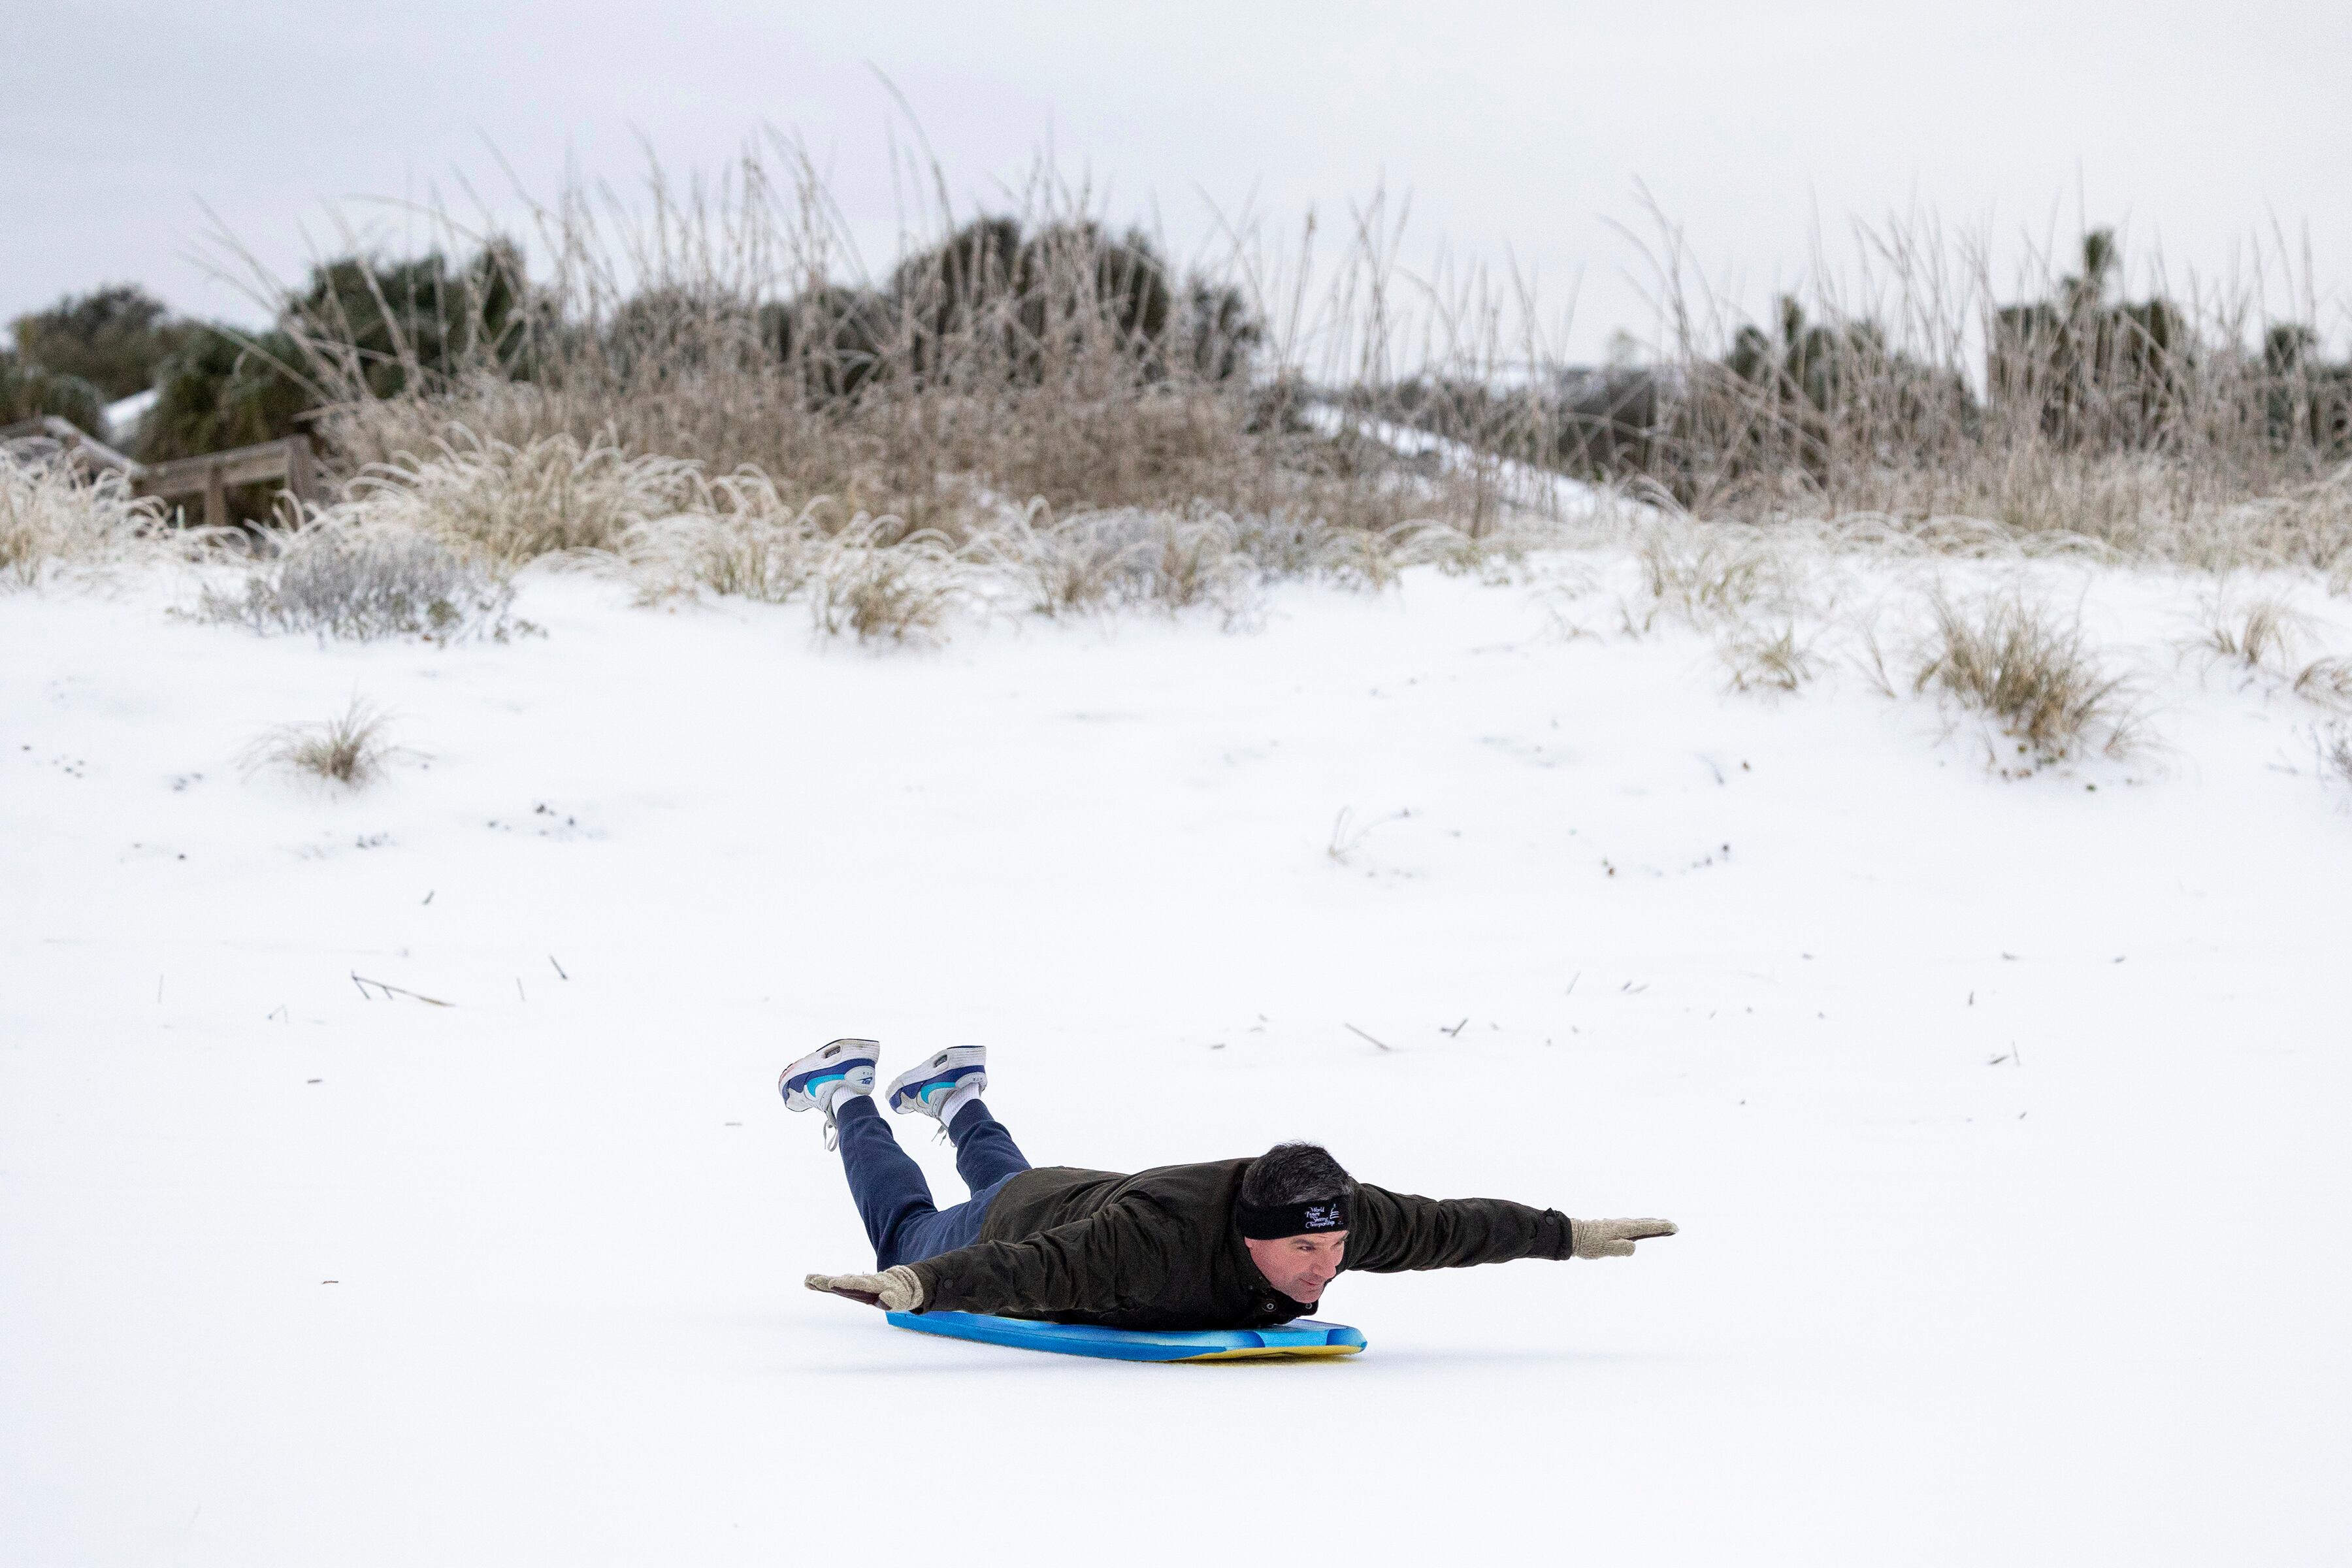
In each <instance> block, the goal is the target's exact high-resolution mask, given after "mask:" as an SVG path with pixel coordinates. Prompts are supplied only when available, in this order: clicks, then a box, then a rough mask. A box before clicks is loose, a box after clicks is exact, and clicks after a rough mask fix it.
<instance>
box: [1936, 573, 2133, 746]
mask: <svg viewBox="0 0 2352 1568" xmlns="http://www.w3.org/2000/svg"><path fill="white" fill-rule="evenodd" d="M1933 608H1934V616H1935V627H1934V630H1933V632H1932V634H1931V635H1930V637H1929V638H1928V640H1927V646H1926V647H1925V648H1924V649H1923V650H1922V651H1921V654H1920V658H1919V665H1918V668H1917V670H1916V673H1915V675H1914V677H1913V689H1915V690H1917V691H1927V690H1930V689H1932V690H1936V691H1938V692H1941V693H1943V694H1945V695H1946V696H1948V697H1950V698H1952V699H1954V700H1957V701H1958V702H1959V703H1960V704H1961V705H1962V706H1964V707H1968V708H1972V709H1975V710H1978V711H1980V712H1982V713H1985V714H1987V715H1988V716H1990V718H1992V719H1993V720H1994V721H1997V722H1998V723H1999V724H2000V726H2001V728H2002V729H2003V730H2005V731H2008V732H2009V733H2010V735H2011V736H2012V737H2013V738H2014V739H2015V740H2016V741H2017V742H2018V744H2019V746H2020V748H2021V749H2029V748H2030V749H2031V750H2032V752H2033V753H2034V754H2035V756H2036V757H2037V758H2039V759H2040V760H2042V761H2055V760H2057V759H2059V758H2062V757H2064V756H2066V755H2068V754H2069V753H2070V752H2074V751H2075V750H2076V749H2077V748H2078V747H2080V746H2082V745H2084V744H2086V743H2089V742H2093V741H2094V740H2095V741H2097V742H2099V743H2100V744H2101V745H2102V747H2103V748H2104V749H2105V750H2108V751H2116V750H2120V749H2121V748H2122V747H2123V746H2124V744H2125V743H2126V740H2127V739H2128V735H2129V729H2130V716H2129V714H2128V712H2127V711H2126V707H2125V688H2124V682H2123V681H2122V679H2120V678H2118V677H2116V676H2111V675H2109V674H2107V673H2106V671H2105V669H2104V668H2102V667H2101V666H2100V664H2099V661H2098V659H2097V658H2096V657H2095V656H2094V655H2093V653H2092V652H2091V650H2090V649H2089V647H2087V646H2086V645H2085V643H2084V637H2083V630H2082V627H2081V626H2080V625H2079V624H2077V623H2074V622H2061V621H2060V620H2059V619H2058V618H2057V617H2056V616H2054V615H2053V614H2052V613H2051V612H2050V611H2049V610H2047V609H2045V608H2043V607H2042V606H2041V605H2035V604H2033V603H2032V602H2030V601H2029V600H2027V599H2025V598H2024V597H2022V596H2021V595H2019V596H2011V597H2007V598H1995V599H1990V600H1988V601H1986V602H1984V603H1982V604H1980V605H1975V606H1972V607H1964V606H1962V605H1956V604H1954V603H1953V602H1952V601H1951V600H1950V599H1948V598H1946V597H1944V596H1942V595H1937V597H1936V599H1935V600H1934V602H1933Z"/></svg>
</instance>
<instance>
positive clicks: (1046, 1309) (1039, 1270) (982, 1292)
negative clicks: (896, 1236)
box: [909, 1200, 1169, 1318]
mask: <svg viewBox="0 0 2352 1568" xmlns="http://www.w3.org/2000/svg"><path fill="white" fill-rule="evenodd" d="M1144 1218H1145V1216H1144V1215H1139V1213H1138V1212H1137V1210H1136V1208H1135V1207H1134V1206H1132V1200H1130V1202H1127V1203H1118V1204H1113V1205H1110V1206H1109V1207H1108V1208H1105V1209H1101V1210H1098V1211H1097V1212H1096V1213H1094V1214H1090V1215H1087V1217H1086V1218H1084V1219H1078V1220H1072V1221H1071V1222H1070V1223H1069V1224H1067V1225H1061V1226H1055V1227H1054V1228H1053V1229H1051V1230H1047V1231H1041V1232H1039V1233H1038V1234H1037V1235H1035V1236H1032V1237H1024V1238H1023V1239H1021V1240H1019V1241H981V1242H975V1243H973V1244H972V1245H971V1246H970V1247H958V1248H956V1249H955V1250H954V1251H953V1252H942V1253H940V1255H939V1256H938V1257H936V1258H925V1259H923V1260H922V1261H921V1262H919V1263H916V1264H912V1265H909V1267H911V1268H913V1269H914V1271H915V1275H916V1278H918V1279H920V1280H921V1281H922V1282H923V1305H922V1307H921V1309H920V1310H923V1311H926V1312H994V1313H998V1314H1000V1315H1002V1316H1006V1317H1016V1318H1021V1317H1028V1318H1034V1317H1045V1316H1047V1315H1049V1314H1054V1313H1061V1312H1108V1311H1114V1310H1118V1309H1121V1308H1129V1307H1134V1306H1138V1305H1140V1304H1142V1303H1145V1302H1149V1301H1150V1300H1155V1299H1156V1298H1157V1297H1159V1296H1160V1294H1161V1293H1162V1290H1163V1288H1164V1287H1165V1285H1166V1284H1167V1279H1168V1269H1169V1260H1168V1254H1167V1249H1166V1247H1164V1246H1163V1245H1162V1244H1161V1242H1160V1240H1159V1239H1158V1237H1157V1236H1156V1234H1155V1231H1154V1229H1153V1227H1151V1226H1149V1225H1148V1224H1145V1223H1141V1222H1142V1221H1143V1219H1144Z"/></svg>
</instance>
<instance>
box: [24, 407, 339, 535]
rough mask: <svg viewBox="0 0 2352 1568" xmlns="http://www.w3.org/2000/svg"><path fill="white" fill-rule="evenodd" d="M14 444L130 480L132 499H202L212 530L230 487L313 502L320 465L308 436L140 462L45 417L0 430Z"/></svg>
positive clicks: (224, 519) (223, 519) (224, 516)
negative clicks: (272, 487)
mask: <svg viewBox="0 0 2352 1568" xmlns="http://www.w3.org/2000/svg"><path fill="white" fill-rule="evenodd" d="M19 444H24V445H38V446H42V447H50V448H52V449H53V450H55V451H56V453H57V454H58V456H60V457H62V458H64V459H65V460H66V461H67V462H68V463H71V464H72V465H73V466H74V467H75V468H79V469H81V470H83V471H84V472H88V471H89V470H90V469H93V468H110V469H112V470H113V471H114V472H116V473H119V474H121V475H122V476H123V477H124V478H126V479H129V480H130V481H131V493H132V494H134V495H142V496H153V497H154V498H155V499H156V500H164V501H175V500H184V499H186V498H189V497H192V496H202V497H204V498H205V522H206V523H207V524H209V525H211V526H213V527H215V528H220V527H226V526H227V523H228V492H229V489H230V487H232V486H235V485H266V484H269V483H272V482H275V483H276V484H277V486H278V489H281V490H284V491H285V492H286V493H287V494H289V495H290V496H292V497H294V499H295V500H300V501H312V500H317V499H318V496H319V462H318V458H317V456H316V455H315V454H314V453H313V452H312V451H311V449H310V437H307V436H289V437H286V438H285V439H284V440H282V441H264V442H262V443H261V444H260V445H258V446H254V447H236V448H235V449H233V450H231V451H226V452H206V453H205V454H204V455H203V456H202V457H196V458H175V459H174V460H173V461H171V462H168V463H142V462H138V461H135V460H134V459H132V458H126V457H124V456H123V455H122V454H121V453H120V452H118V451H116V450H115V449H114V448H113V447H110V446H108V445H107V444H106V443H105V442H103V441H100V440H99V439H98V438H97V437H94V436H91V435H89V434H87V433H86V432H84V431H83V430H82V428H81V427H80V426H78V425H76V424H74V423H73V422H72V421H71V420H68V419H60V418H58V416H55V415H49V416H46V417H43V418H38V419H26V420H22V421H20V422H18V423H16V424H15V425H6V426H0V447H10V446H16V445H19Z"/></svg>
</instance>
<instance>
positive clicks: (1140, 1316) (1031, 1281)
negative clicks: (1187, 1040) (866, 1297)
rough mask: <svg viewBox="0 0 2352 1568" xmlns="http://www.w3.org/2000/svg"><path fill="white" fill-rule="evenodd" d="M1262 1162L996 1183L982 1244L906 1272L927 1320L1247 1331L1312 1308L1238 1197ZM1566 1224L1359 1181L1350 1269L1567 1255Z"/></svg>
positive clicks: (1561, 1218)
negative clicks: (1262, 1260) (1295, 1291)
mask: <svg viewBox="0 0 2352 1568" xmlns="http://www.w3.org/2000/svg"><path fill="white" fill-rule="evenodd" d="M1252 1163H1254V1162H1252V1161H1249V1160H1218V1161H1214V1162H1213V1163H1209V1164H1204V1165H1163V1166H1161V1167H1160V1168H1159V1169H1158V1170H1154V1171H1145V1172H1142V1173H1139V1174H1137V1175H1132V1176H1123V1175H1119V1174H1118V1173H1115V1172H1110V1171H1081V1170H1076V1169H1074V1168H1073V1167H1070V1166H1067V1165H1049V1166H1045V1167H1042V1168H1040V1169H1037V1170H1034V1171H1024V1172H1023V1173H1021V1174H1020V1175H1017V1176H1015V1177H1013V1179H1012V1180H1011V1181H1009V1182H1007V1183H1005V1184H1004V1185H1003V1187H1002V1188H1000V1189H998V1191H997V1194H996V1198H995V1201H994V1202H992V1203H991V1204H990V1205H989V1207H988V1216H987V1218H986V1219H985V1220H983V1221H982V1224H981V1227H980V1239H979V1240H978V1241H976V1242H974V1243H972V1245H971V1246H970V1247H959V1248H957V1249H956V1250H955V1251H953V1252H943V1253H940V1255H939V1256H938V1257H936V1258H926V1259H924V1260H923V1261H921V1262H919V1263H916V1264H913V1265H910V1267H911V1268H913V1269H914V1271H915V1273H916V1275H917V1277H918V1278H919V1279H921V1280H922V1282H923V1307H922V1310H924V1311H927V1312H993V1313H996V1314H998V1315H1000V1316H1003V1317H1011V1318H1043V1319H1045V1320H1048V1321H1053V1322H1057V1323H1101V1324H1104V1325H1106V1326H1108V1327H1110V1328H1115V1329H1246V1328H1256V1327H1259V1326H1262V1325H1264V1324H1267V1323H1280V1322H1286V1321H1289V1320H1290V1319H1292V1318H1296V1317H1298V1316H1300V1315H1302V1314H1304V1313H1306V1312H1309V1311H1311V1310H1314V1307H1315V1303H1314V1302H1312V1301H1303V1302H1302V1301H1294V1300H1291V1299H1290V1298H1289V1297H1287V1296H1285V1295H1283V1294H1282V1293H1281V1292H1280V1291H1278V1290H1276V1289H1275V1288H1274V1287H1273V1286H1272V1285H1269V1284H1267V1283H1266V1279H1265V1275H1263V1274H1261V1273H1259V1272H1258V1268H1257V1265H1256V1264H1255V1263H1254V1262H1252V1261H1251V1259H1250V1255H1249V1249H1248V1248H1247V1247H1244V1245H1243V1244H1242V1235H1241V1229H1240V1226H1239V1225H1238V1224H1237V1223H1236V1222H1235V1220H1234V1198H1235V1196H1236V1195H1237V1194H1239V1193H1240V1191H1241V1185H1242V1178H1243V1177H1244V1175H1246V1174H1247V1173H1249V1168H1250V1166H1251V1164H1252ZM1569 1255H1570V1238H1569V1229H1568V1219H1567V1216H1565V1215H1561V1214H1559V1213H1557V1212H1555V1211H1553V1210H1551V1209H1533V1208H1528V1207H1527V1206H1526V1205H1522V1204H1514V1203H1506V1202H1504V1201H1503V1200H1501V1199H1499V1198H1452V1199H1445V1200H1442V1201H1441V1200H1439V1199H1435V1198H1417V1197H1413V1196H1412V1195H1411V1194H1405V1193H1391V1192H1385V1191H1383V1190H1381V1188H1379V1187H1373V1186H1366V1185H1363V1184H1358V1185H1357V1187H1356V1190H1355V1194H1354V1198H1353V1201H1352V1207H1351V1212H1350V1214H1349V1224H1348V1241H1347V1248H1346V1251H1345V1253H1344V1255H1343V1257H1342V1258H1341V1261H1340V1268H1342V1269H1343V1270H1362V1271H1366V1272H1370V1273H1375V1274H1392V1273H1397V1272H1400V1271H1402V1270H1403V1269H1408V1268H1463V1267H1465V1266H1467V1265H1469V1264H1473V1263H1505V1262H1508V1261H1509V1260H1510V1259H1512V1258H1566V1257H1568V1256H1569Z"/></svg>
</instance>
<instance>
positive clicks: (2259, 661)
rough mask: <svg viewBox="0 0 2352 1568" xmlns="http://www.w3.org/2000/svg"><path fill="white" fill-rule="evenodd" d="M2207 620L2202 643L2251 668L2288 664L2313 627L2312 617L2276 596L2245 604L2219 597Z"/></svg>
mask: <svg viewBox="0 0 2352 1568" xmlns="http://www.w3.org/2000/svg"><path fill="white" fill-rule="evenodd" d="M2207 621H2208V624H2207V626H2206V628H2205V635H2204V637H2202V638H2201V639H2200V646H2201V647H2203V648H2205V649H2206V651H2208V652H2210V653H2211V654H2213V655H2214V656H2215V657H2217V658H2222V659H2225V660H2227V661H2229V662H2231V663H2232V664H2237V665H2242V666H2243V667H2244V668H2247V669H2250V670H2252V669H2261V668H2265V667H2267V666H2271V665H2284V663H2285V662H2286V660H2287V659H2288V658H2290V657H2291V656H2292V655H2293V653H2294V649H2295V647H2296V646H2297V645H2298V644H2300V643H2301V642H2302V641H2303V639H2304V637H2305V636H2306V635H2308V633H2309V632H2310V629H2311V622H2310V620H2309V618H2308V617H2306V616H2303V615H2301V614H2299V613H2298V612H2297V611H2296V610H2295V609H2294V606H2292V605H2289V604H2288V603H2287V602H2286V601H2285V600H2284V599H2283V598H2280V597H2278V596H2276V595H2265V596H2263V597H2261V598H2257V599H2254V600H2253V601H2252V602H2251V603H2248V604H2245V605H2232V604H2231V603H2230V602H2229V601H2228V600H2226V599H2217V600H2215V601H2214V603H2213V605H2212V606H2211V608H2210V613H2209V615H2208V616H2207Z"/></svg>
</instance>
